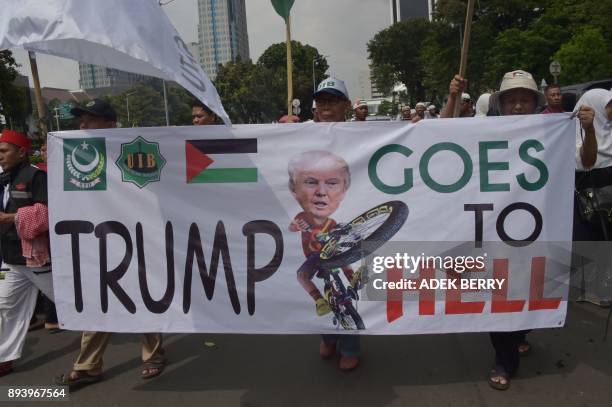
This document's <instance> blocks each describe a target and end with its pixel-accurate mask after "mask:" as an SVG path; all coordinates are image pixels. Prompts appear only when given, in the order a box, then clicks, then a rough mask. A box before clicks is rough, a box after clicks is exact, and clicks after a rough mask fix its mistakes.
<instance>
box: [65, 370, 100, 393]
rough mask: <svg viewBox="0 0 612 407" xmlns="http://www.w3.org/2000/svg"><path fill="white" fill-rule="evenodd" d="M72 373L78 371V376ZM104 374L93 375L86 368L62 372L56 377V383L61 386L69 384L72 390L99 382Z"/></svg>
mask: <svg viewBox="0 0 612 407" xmlns="http://www.w3.org/2000/svg"><path fill="white" fill-rule="evenodd" d="M72 373H76V377H74V378H73V377H70V376H71V374H72ZM102 376H103V374H102V373H100V374H97V375H91V374H89V373H87V371H85V370H73V371H72V372H70V373H68V374H63V373H62V374H61V375H59V376H57V377H56V378H55V384H57V385H59V386H68V389H69V390H70V391H73V390H76V389H79V388H81V387H84V386H87V385H88V384H93V383H97V382H99V381H101V380H102Z"/></svg>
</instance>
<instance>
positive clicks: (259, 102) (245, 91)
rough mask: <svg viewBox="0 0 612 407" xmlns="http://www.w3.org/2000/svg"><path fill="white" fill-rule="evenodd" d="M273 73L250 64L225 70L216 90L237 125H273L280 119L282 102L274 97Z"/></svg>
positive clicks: (230, 64)
mask: <svg viewBox="0 0 612 407" xmlns="http://www.w3.org/2000/svg"><path fill="white" fill-rule="evenodd" d="M272 76H273V75H272V73H271V72H269V71H268V70H265V69H263V68H262V67H259V66H257V65H255V64H253V63H252V62H251V61H250V60H248V61H242V60H237V61H235V62H232V61H230V62H228V63H227V64H225V65H223V66H221V68H220V69H219V72H218V73H217V77H216V78H215V86H216V87H217V91H218V92H219V95H220V97H221V101H222V102H223V107H225V111H226V112H227V114H228V115H229V117H230V119H231V120H232V122H233V123H266V122H267V123H269V122H271V121H272V120H274V118H275V117H276V112H277V109H278V106H277V105H278V103H279V100H275V99H274V97H273V91H272V86H271V84H270V82H271V80H272Z"/></svg>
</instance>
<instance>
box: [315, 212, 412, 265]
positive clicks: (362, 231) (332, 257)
mask: <svg viewBox="0 0 612 407" xmlns="http://www.w3.org/2000/svg"><path fill="white" fill-rule="evenodd" d="M407 217H408V207H407V206H406V204H405V203H403V202H401V201H390V202H385V203H383V204H380V205H378V206H376V207H374V208H372V209H370V210H368V211H366V212H364V213H362V214H361V215H359V216H358V217H356V218H355V219H353V220H352V221H350V222H349V223H348V225H347V226H348V227H346V226H345V227H342V228H340V229H339V231H338V232H337V233H335V231H334V232H331V233H330V240H329V241H328V242H327V243H326V244H325V246H323V248H322V249H321V254H320V260H319V265H320V267H321V268H324V269H331V268H334V267H343V266H346V265H348V264H351V263H354V262H356V261H358V260H360V259H362V258H364V257H366V256H367V255H369V254H370V253H372V252H373V251H374V250H376V249H378V248H379V247H381V246H382V245H383V244H385V243H386V242H387V241H388V240H389V239H391V238H392V237H393V235H395V234H396V233H397V231H398V230H400V229H401V227H402V226H403V225H404V222H406V218H407ZM361 242H368V245H367V246H368V247H367V250H366V248H364V247H362V244H361Z"/></svg>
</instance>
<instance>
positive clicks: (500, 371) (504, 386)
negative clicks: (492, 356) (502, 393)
mask: <svg viewBox="0 0 612 407" xmlns="http://www.w3.org/2000/svg"><path fill="white" fill-rule="evenodd" d="M494 379H497V380H494ZM502 379H503V380H505V381H506V383H502V382H501V381H502ZM489 386H491V387H492V388H494V389H495V390H508V388H509V387H510V375H509V374H508V373H506V370H505V369H504V368H503V367H501V366H495V367H494V368H493V369H491V371H490V372H489Z"/></svg>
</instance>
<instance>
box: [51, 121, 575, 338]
mask: <svg viewBox="0 0 612 407" xmlns="http://www.w3.org/2000/svg"><path fill="white" fill-rule="evenodd" d="M574 132H575V123H574V122H573V121H572V120H569V119H568V118H567V117H566V116H561V115H532V116H524V117H497V118H491V117H485V118H474V119H469V120H468V119H447V120H425V121H422V122H419V123H417V124H405V123H403V122H388V123H383V122H377V123H303V124H295V125H244V126H233V127H231V128H230V127H226V126H194V127H172V128H134V129H109V130H94V131H73V132H58V133H51V134H50V138H49V142H48V145H49V174H50V176H49V205H50V214H51V215H50V235H51V247H52V257H53V278H54V288H55V297H56V305H57V308H58V313H59V315H60V320H61V323H62V325H63V326H64V327H65V328H69V329H80V330H103V331H113V332H228V333H279V334H280V333H284V334H286V333H296V334H297V333H326V332H327V333H330V332H340V333H349V334H350V333H356V332H359V333H366V334H416V333H442V332H468V331H496V330H501V331H511V330H518V329H529V328H537V327H558V326H562V325H563V323H564V320H565V314H566V306H567V288H568V280H569V266H568V265H569V261H570V248H571V223H572V208H573V201H572V197H573V174H574V168H575V145H574ZM428 256H430V257H431V258H430V259H427V257H428ZM429 261H431V263H430V262H429ZM364 265H365V266H366V268H367V269H368V272H367V274H368V276H369V279H368V281H367V282H365V281H363V282H362V283H363V284H364V285H365V287H364V288H362V287H360V286H361V285H363V284H357V281H356V279H354V274H351V271H353V272H355V271H357V270H360V271H362V270H363V268H361V266H364ZM349 268H350V269H349ZM341 269H342V270H341ZM351 269H352V270H351ZM311 278H312V279H311ZM324 281H327V282H328V286H329V287H328V288H329V290H326V289H325V287H324V284H323V282H324ZM423 281H425V283H424V282H423ZM310 283H313V284H314V286H315V287H316V289H317V290H318V291H319V292H320V293H321V295H322V296H323V297H324V298H326V299H327V301H328V302H329V303H330V305H331V308H332V312H331V313H328V314H326V315H324V316H318V315H317V313H316V311H315V301H314V298H316V295H315V292H314V291H312V290H311V289H310V288H309V287H312V286H310V285H309V284H310ZM391 283H393V284H391ZM390 284H391V285H390Z"/></svg>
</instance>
